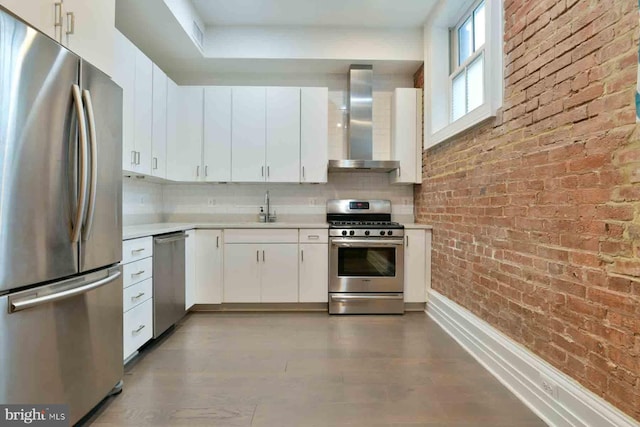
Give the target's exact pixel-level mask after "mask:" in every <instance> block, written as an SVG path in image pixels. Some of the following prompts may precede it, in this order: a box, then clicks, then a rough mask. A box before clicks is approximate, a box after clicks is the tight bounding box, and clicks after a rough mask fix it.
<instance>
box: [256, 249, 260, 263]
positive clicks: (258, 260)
mask: <svg viewBox="0 0 640 427" xmlns="http://www.w3.org/2000/svg"><path fill="white" fill-rule="evenodd" d="M256 262H260V251H256Z"/></svg>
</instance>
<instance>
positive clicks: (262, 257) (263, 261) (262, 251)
mask: <svg viewBox="0 0 640 427" xmlns="http://www.w3.org/2000/svg"><path fill="white" fill-rule="evenodd" d="M262 262H264V251H262Z"/></svg>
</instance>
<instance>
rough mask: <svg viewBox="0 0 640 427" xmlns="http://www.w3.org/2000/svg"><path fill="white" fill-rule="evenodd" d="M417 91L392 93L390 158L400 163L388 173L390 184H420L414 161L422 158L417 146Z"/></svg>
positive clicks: (399, 90)
mask: <svg viewBox="0 0 640 427" xmlns="http://www.w3.org/2000/svg"><path fill="white" fill-rule="evenodd" d="M418 91H419V89H411V88H397V89H396V90H395V91H394V92H393V102H392V112H391V157H392V158H393V160H398V161H400V168H399V169H397V170H395V171H392V172H390V174H391V182H392V183H398V184H400V183H405V184H413V183H418V184H419V183H420V180H419V179H418V175H417V174H418V171H419V169H420V167H418V162H417V161H416V158H420V160H421V158H422V157H421V155H422V152H421V150H419V148H418V145H417V141H418V139H417V138H418V134H417V122H418V115H419V114H418V111H417V108H418ZM420 137H422V135H420ZM421 164H422V161H420V165H421Z"/></svg>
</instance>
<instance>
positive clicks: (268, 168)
mask: <svg viewBox="0 0 640 427" xmlns="http://www.w3.org/2000/svg"><path fill="white" fill-rule="evenodd" d="M270 171H271V167H270V166H267V178H268V177H269V176H271V172H270Z"/></svg>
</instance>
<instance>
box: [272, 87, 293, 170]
mask: <svg viewBox="0 0 640 427" xmlns="http://www.w3.org/2000/svg"><path fill="white" fill-rule="evenodd" d="M266 166H267V181H269V182H299V181H300V88H298V87H268V88H267V150H266Z"/></svg>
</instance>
